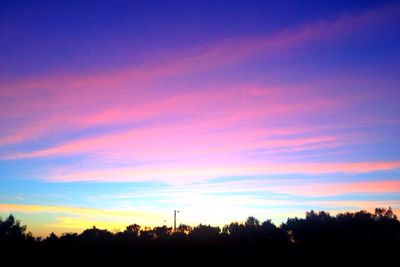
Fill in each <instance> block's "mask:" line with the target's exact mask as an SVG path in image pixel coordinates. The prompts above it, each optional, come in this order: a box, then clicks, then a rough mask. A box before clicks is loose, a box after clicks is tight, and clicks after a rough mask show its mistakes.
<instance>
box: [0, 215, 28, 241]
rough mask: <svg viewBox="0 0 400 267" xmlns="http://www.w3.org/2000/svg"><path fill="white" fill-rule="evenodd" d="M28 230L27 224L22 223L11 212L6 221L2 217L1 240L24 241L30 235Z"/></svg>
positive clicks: (0, 220) (0, 225)
mask: <svg viewBox="0 0 400 267" xmlns="http://www.w3.org/2000/svg"><path fill="white" fill-rule="evenodd" d="M25 232H26V225H21V222H20V221H19V220H15V218H14V216H13V215H12V214H10V215H9V216H8V217H7V218H6V219H5V220H4V221H3V220H2V218H0V241H23V240H26V239H27V237H28V236H30V235H28V236H27V234H26V233H25Z"/></svg>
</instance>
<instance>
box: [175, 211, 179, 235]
mask: <svg viewBox="0 0 400 267" xmlns="http://www.w3.org/2000/svg"><path fill="white" fill-rule="evenodd" d="M177 212H179V210H174V232H176V213H177Z"/></svg>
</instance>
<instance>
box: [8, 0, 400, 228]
mask: <svg viewBox="0 0 400 267" xmlns="http://www.w3.org/2000/svg"><path fill="white" fill-rule="evenodd" d="M399 26H400V3H399V2H398V1H254V0H251V1H217V0H213V1H1V3H0V216H1V217H3V218H4V217H5V216H7V215H8V214H10V213H13V214H14V215H15V216H16V217H17V218H19V219H21V220H22V222H23V224H27V225H28V230H30V231H32V232H33V234H34V235H38V236H39V235H42V236H43V235H47V234H48V233H50V232H52V231H54V232H55V233H58V234H60V233H63V232H70V231H73V232H80V231H82V230H83V229H86V228H88V227H91V226H93V225H96V226H98V227H101V228H108V229H109V230H116V229H120V230H123V229H124V227H125V226H126V225H128V224H131V223H138V224H141V225H148V226H154V225H163V224H167V225H169V226H171V225H172V224H173V210H174V209H177V210H180V211H181V212H180V213H179V214H178V224H179V223H186V224H191V225H196V224H199V223H207V224H212V225H223V224H225V223H229V222H231V221H243V220H245V219H246V217H247V216H251V215H252V216H255V217H257V218H258V219H260V220H261V221H264V220H266V219H272V220H273V222H275V223H277V224H279V223H281V222H283V221H285V220H286V218H287V217H294V216H304V212H305V211H307V210H310V209H314V210H326V211H328V212H331V213H333V214H335V213H337V212H341V211H354V210H360V209H366V210H372V209H373V208H375V207H388V206H391V207H392V208H393V209H394V210H395V212H396V213H397V214H398V215H400V27H399Z"/></svg>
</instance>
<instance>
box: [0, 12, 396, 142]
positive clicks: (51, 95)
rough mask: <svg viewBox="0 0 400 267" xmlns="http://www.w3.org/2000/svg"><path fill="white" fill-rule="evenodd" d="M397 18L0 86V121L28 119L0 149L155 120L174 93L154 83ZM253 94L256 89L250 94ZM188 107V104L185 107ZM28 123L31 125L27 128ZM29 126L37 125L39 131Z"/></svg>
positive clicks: (377, 17) (371, 16)
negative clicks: (93, 127)
mask: <svg viewBox="0 0 400 267" xmlns="http://www.w3.org/2000/svg"><path fill="white" fill-rule="evenodd" d="M398 13H399V10H398V8H393V7H386V8H382V9H381V10H378V11H376V10H375V11H367V12H364V13H360V14H356V15H345V16H342V17H340V18H338V19H337V20H335V21H330V22H318V23H313V24H307V25H303V26H301V27H296V28H293V29H289V30H285V31H282V32H278V33H276V34H272V35H268V36H258V37H255V38H247V39H237V40H226V41H222V42H221V43H217V44H214V45H206V46H200V47H199V48H197V49H194V51H192V52H187V51H186V52H182V53H175V54H173V55H166V56H165V58H164V59H163V60H161V61H160V62H150V63H148V64H146V65H143V66H135V67H130V68H127V69H123V70H119V71H115V72H112V73H99V74H97V75H87V76H86V75H68V74H62V75H59V76H55V77H44V78H40V79H37V80H30V81H29V80H28V81H21V82H18V83H17V84H7V85H2V86H1V87H0V88H1V95H3V96H5V97H6V98H7V99H11V101H5V102H4V105H2V107H0V114H2V115H1V116H4V117H7V118H23V117H26V115H27V114H29V116H30V117H31V120H28V122H26V121H24V122H23V123H22V124H20V125H17V126H16V127H15V128H13V129H9V130H8V131H7V132H6V133H5V134H6V135H3V136H2V140H3V141H2V142H1V144H12V143H19V142H23V141H24V140H29V139H34V138H37V137H40V136H43V135H46V134H47V133H48V132H49V129H53V131H57V129H61V131H66V130H67V129H70V130H74V129H81V128H82V127H85V126H86V127H87V126H88V125H89V126H90V125H98V124H100V125H104V124H106V123H118V122H129V121H131V120H129V119H128V118H133V121H135V119H136V118H148V116H150V117H151V116H155V115H158V114H159V112H160V111H161V112H162V111H164V109H163V108H158V107H157V103H158V101H160V102H161V104H162V105H164V107H166V106H167V104H168V103H162V102H165V101H167V102H168V101H171V103H170V104H171V105H172V107H174V103H173V100H171V99H173V97H174V93H172V96H171V94H169V96H171V98H168V97H167V99H162V97H160V91H159V90H158V89H155V87H154V85H155V84H158V79H159V78H162V77H166V76H175V75H181V74H185V75H189V74H191V73H196V72H199V71H205V70H210V69H213V68H216V67H219V66H225V65H227V64H232V63H235V62H240V61H242V60H245V59H247V58H249V57H252V56H254V55H258V54H260V53H263V54H265V53H267V54H270V55H276V53H277V52H279V51H281V52H282V51H286V50H288V49H291V48H294V47H297V46H300V45H302V44H307V43H309V42H312V41H317V40H325V39H331V38H341V37H342V36H345V35H346V34H349V33H351V32H354V31H357V30H360V29H363V28H365V27H368V25H370V24H375V23H377V22H379V21H382V20H384V19H385V18H387V17H390V16H394V15H396V14H398ZM256 91H257V89H255V90H253V92H256ZM167 95H168V94H167ZM178 97H179V96H178ZM160 98H161V99H160ZM148 99H151V102H152V104H154V105H155V110H154V111H152V110H149V109H146V108H145V107H143V103H145V102H146V101H148ZM193 103H194V102H193V101H192V102H188V104H187V105H188V106H190V105H191V104H193ZM132 106H139V107H138V108H132ZM44 110H45V111H46V112H45V113H43V111H44ZM48 113H52V114H56V115H57V116H58V117H59V118H60V120H59V121H54V120H53V119H50V120H49V119H47V114H48ZM146 115H148V116H146ZM78 117H79V119H77V118H78ZM61 118H62V119H61ZM29 121H33V122H34V123H33V124H29ZM35 124H40V125H41V130H38V129H37V127H36V126H35ZM63 125H67V126H68V127H66V126H63Z"/></svg>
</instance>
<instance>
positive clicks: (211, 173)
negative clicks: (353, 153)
mask: <svg viewBox="0 0 400 267" xmlns="http://www.w3.org/2000/svg"><path fill="white" fill-rule="evenodd" d="M186 163H187V164H186ZM190 163H191V164H192V165H189V164H190ZM222 164H223V161H222V163H221V162H218V163H216V162H215V161H214V162H212V161H211V162H207V164H206V163H204V164H201V163H199V162H198V161H196V162H195V164H194V163H193V162H178V163H176V162H175V164H167V165H166V164H155V165H154V164H153V165H152V164H146V165H145V166H138V167H134V168H132V167H131V168H126V167H125V168H109V169H85V170H77V169H70V170H68V169H67V170H66V169H55V170H53V171H52V172H51V173H49V174H48V175H47V176H46V177H44V179H45V180H48V181H53V182H78V181H97V182H138V181H147V182H150V181H161V182H166V183H169V184H174V185H185V184H190V183H193V182H204V181H208V180H210V179H215V178H220V177H234V176H252V175H273V174H275V175H276V174H308V175H319V174H327V173H353V174H360V173H368V172H376V171H389V170H395V169H400V161H388V162H350V163H268V162H258V163H253V164H252V165H249V164H243V163H239V162H235V164H228V165H222ZM267 182H268V181H267ZM391 185H396V184H395V183H394V184H391ZM308 186H309V185H305V187H304V188H303V189H302V186H300V187H298V188H297V187H296V186H289V187H281V186H276V187H271V186H268V187H266V189H274V190H281V191H284V190H287V192H289V191H290V190H292V189H293V190H297V189H298V190H300V191H301V190H306V189H307V188H310V191H309V192H311V191H312V190H313V189H315V188H313V187H312V186H311V187H308ZM321 186H324V185H323V184H322V185H321ZM258 188H259V189H261V187H260V185H258ZM296 188H297V189H296ZM326 188H329V186H327V187H326ZM354 188H356V187H354ZM368 188H372V186H369V187H368ZM395 188H397V189H398V187H395ZM289 189H290V190H289ZM339 189H340V188H339ZM397 189H396V190H397Z"/></svg>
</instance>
